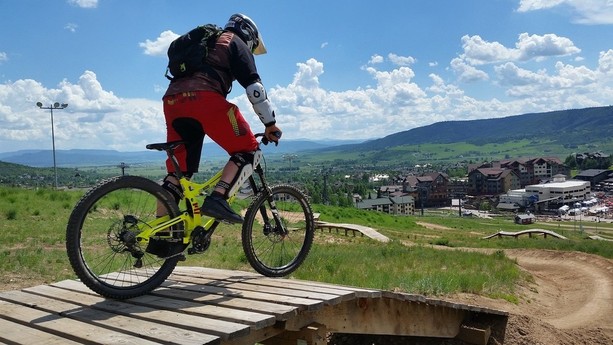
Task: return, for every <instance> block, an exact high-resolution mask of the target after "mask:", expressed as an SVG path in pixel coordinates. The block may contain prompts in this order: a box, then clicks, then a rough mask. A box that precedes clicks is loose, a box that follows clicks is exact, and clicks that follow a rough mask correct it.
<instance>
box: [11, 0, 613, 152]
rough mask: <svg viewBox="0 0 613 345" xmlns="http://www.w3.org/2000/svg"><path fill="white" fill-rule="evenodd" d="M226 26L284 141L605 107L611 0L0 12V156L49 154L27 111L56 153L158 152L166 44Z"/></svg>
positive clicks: (19, 0)
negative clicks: (232, 28)
mask: <svg viewBox="0 0 613 345" xmlns="http://www.w3.org/2000/svg"><path fill="white" fill-rule="evenodd" d="M237 12H240V13H244V14H246V15H248V16H250V17H251V18H252V19H253V20H254V21H255V22H256V23H257V25H258V28H259V30H260V32H261V33H262V37H263V40H264V42H265V44H266V48H267V49H268V53H267V54H265V55H259V56H256V64H257V68H258V72H259V73H260V76H261V78H262V82H263V84H264V85H265V87H266V89H267V91H268V97H269V99H270V101H271V102H272V105H273V107H274V109H275V111H276V115H277V124H278V126H279V127H280V128H281V129H282V130H283V132H284V134H283V135H284V136H283V138H284V139H287V140H291V139H311V140H314V141H319V140H331V139H334V140H341V139H342V140H366V139H372V138H381V137H384V136H387V135H390V134H393V133H397V132H401V131H406V130H409V129H412V128H416V127H421V126H425V125H429V124H432V123H435V122H440V121H452V120H473V119H484V118H497V117H505V116H511V115H519V114H525V113H532V112H546V111H554V110H562V109H571V108H584V107H593V106H608V105H611V104H613V40H612V39H611V38H612V37H613V0H428V1H421V0H388V1H380V2H373V1H355V0H332V1H329V0H328V1H322V0H309V1H291V0H286V1H273V0H259V1H251V0H234V1H208V0H183V1H173V0H151V1H125V0H0V13H2V14H3V16H2V17H3V20H2V21H0V32H2V35H0V152H11V151H17V150H29V149H50V148H51V146H52V137H51V133H52V126H51V116H50V115H51V114H50V111H49V110H45V109H39V108H38V107H37V106H36V103H37V102H42V103H43V105H44V106H50V105H51V104H53V103H55V102H59V103H67V104H68V107H67V108H66V109H63V110H55V111H53V122H54V125H53V132H54V134H55V146H56V149H57V150H68V149H110V150H118V151H142V150H144V147H145V145H146V144H147V143H152V142H162V141H165V138H166V134H165V133H166V130H165V124H164V117H163V112H162V102H161V97H162V95H163V93H164V91H165V89H166V87H167V86H168V81H167V80H166V78H165V77H164V72H165V69H166V64H167V57H166V50H167V48H168V45H169V44H170V42H171V41H172V40H173V39H174V38H175V37H177V36H178V35H180V34H183V33H185V32H187V31H189V30H190V29H192V28H193V27H195V26H197V25H201V24H206V23H215V24H218V25H220V26H223V25H224V24H225V22H226V21H227V19H228V18H229V17H230V15H231V14H233V13H237ZM228 99H229V100H230V101H231V102H233V103H235V104H237V105H238V106H239V107H240V109H241V110H242V112H243V114H244V116H245V117H246V118H247V120H248V121H249V122H250V124H251V126H252V128H253V131H254V132H261V131H262V130H263V126H262V124H261V123H260V122H259V120H258V118H257V116H256V115H255V114H254V112H253V110H252V108H251V105H250V103H249V102H248V100H247V97H246V95H245V91H244V89H243V88H242V87H241V86H240V85H239V84H238V83H236V82H235V83H234V88H233V91H232V93H230V95H229V96H228ZM612 121H613V119H612ZM209 142H210V140H209V139H207V140H206V143H207V144H206V145H213V144H208V143H209Z"/></svg>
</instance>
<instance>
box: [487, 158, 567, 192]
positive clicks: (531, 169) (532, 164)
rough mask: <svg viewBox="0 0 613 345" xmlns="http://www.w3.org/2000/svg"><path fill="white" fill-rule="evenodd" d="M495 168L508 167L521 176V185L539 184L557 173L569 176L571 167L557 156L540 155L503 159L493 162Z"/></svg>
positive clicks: (492, 165)
mask: <svg viewBox="0 0 613 345" xmlns="http://www.w3.org/2000/svg"><path fill="white" fill-rule="evenodd" d="M491 167H493V168H501V169H503V168H506V169H511V170H513V171H515V173H516V174H517V176H519V180H520V187H524V186H527V185H529V184H537V183H540V182H541V181H546V180H550V179H552V178H553V177H554V176H555V175H559V174H563V175H566V176H568V174H569V169H568V167H567V166H566V165H564V163H562V161H561V160H560V159H559V158H557V157H538V158H530V159H516V160H503V161H498V162H492V164H491Z"/></svg>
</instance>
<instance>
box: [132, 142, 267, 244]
mask: <svg viewBox="0 0 613 345" xmlns="http://www.w3.org/2000/svg"><path fill="white" fill-rule="evenodd" d="M167 154H168V157H169V158H170V159H171V162H172V163H173V165H174V166H175V171H177V172H180V171H181V170H180V169H179V164H178V162H177V160H176V157H175V156H174V153H173V149H169V150H168V151H167ZM222 171H223V170H220V171H218V172H217V173H216V174H215V175H214V176H213V177H211V178H209V179H208V180H207V181H205V182H204V183H197V182H193V181H191V180H188V179H187V178H186V177H185V176H183V175H182V174H181V173H178V175H179V176H178V177H179V183H180V185H181V188H182V190H183V199H182V200H184V201H185V206H186V210H185V211H183V212H182V213H181V214H180V215H178V216H176V217H174V218H172V219H170V217H169V216H163V217H160V218H158V219H155V220H153V221H151V222H148V223H145V224H142V225H141V226H140V229H141V232H140V233H139V234H138V235H137V237H136V238H137V241H138V242H140V243H141V244H143V245H146V244H147V243H148V242H149V239H150V238H151V237H153V236H159V237H160V238H164V239H172V238H173V236H172V233H168V229H169V228H171V227H173V226H176V225H178V224H183V230H181V231H182V232H184V233H183V235H182V238H181V239H180V240H181V242H182V243H183V244H185V245H187V244H189V243H190V242H191V239H192V232H193V231H194V230H196V229H198V228H199V227H202V229H203V230H204V231H205V232H206V233H209V232H210V231H212V230H214V229H215V227H216V226H217V225H218V224H219V221H218V220H216V219H213V218H211V219H208V220H207V221H206V222H205V223H204V224H203V218H204V217H203V216H202V214H201V212H200V204H199V201H198V197H200V196H202V195H204V194H206V193H208V192H209V191H210V190H212V189H213V188H214V187H215V185H216V184H217V182H219V180H220V179H221V174H222ZM254 174H257V175H258V176H259V180H260V182H261V189H260V188H258V185H257V183H256V180H255V178H254V177H253V175H254ZM248 182H249V185H250V187H251V189H252V191H253V194H254V195H255V194H257V193H258V192H259V190H268V191H269V192H270V188H269V187H268V185H267V183H266V181H265V179H264V171H263V169H262V166H261V162H259V163H258V165H257V166H256V167H255V168H254V169H253V173H252V174H251V176H249V177H248ZM237 192H238V190H237V191H236V192H235V193H234V195H231V196H230V198H229V199H228V202H229V203H232V201H233V200H234V198H235V197H236V193H237ZM271 203H272V204H273V205H274V201H272V200H271ZM276 216H277V215H276V214H275V217H276ZM262 217H264V220H265V221H268V219H267V218H268V217H267V216H266V212H263V214H262ZM161 233H165V234H164V235H161V236H160V235H158V234H161ZM209 236H210V233H209ZM177 240H179V239H177Z"/></svg>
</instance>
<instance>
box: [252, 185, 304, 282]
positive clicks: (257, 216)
mask: <svg viewBox="0 0 613 345" xmlns="http://www.w3.org/2000/svg"><path fill="white" fill-rule="evenodd" d="M271 190H272V194H268V193H267V192H265V191H264V192H261V193H258V194H257V195H256V196H255V199H254V200H253V201H252V202H251V205H249V207H248V208H247V212H246V214H245V220H244V222H243V230H242V240H243V250H244V251H245V255H246V256H247V260H248V261H249V263H250V264H251V266H252V267H253V268H254V269H255V270H256V271H257V272H258V273H260V274H263V275H265V276H268V277H282V276H286V275H288V274H290V273H292V272H293V271H295V270H296V269H297V268H298V267H299V266H300V265H301V264H302V262H303V261H304V259H306V257H307V255H308V254H309V251H310V250H311V246H312V244H313V236H314V235H315V223H314V220H313V211H312V210H311V205H310V204H309V201H308V199H307V197H306V195H304V194H303V193H302V192H301V191H300V190H298V189H297V188H295V187H293V186H289V185H277V186H274V187H272V188H271Z"/></svg>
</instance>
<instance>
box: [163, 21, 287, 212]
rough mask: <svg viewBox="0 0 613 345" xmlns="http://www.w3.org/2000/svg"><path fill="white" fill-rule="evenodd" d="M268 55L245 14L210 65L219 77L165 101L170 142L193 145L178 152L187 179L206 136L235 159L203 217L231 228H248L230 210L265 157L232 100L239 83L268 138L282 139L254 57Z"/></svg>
mask: <svg viewBox="0 0 613 345" xmlns="http://www.w3.org/2000/svg"><path fill="white" fill-rule="evenodd" d="M265 53H266V47H265V46H264V42H263V41H262V36H261V34H260V32H259V30H258V28H257V26H256V24H255V22H254V21H253V20H252V19H251V18H249V17H247V16H246V15H244V14H240V13H237V14H233V15H232V16H230V19H229V20H228V23H227V24H226V25H225V27H224V32H223V33H222V34H221V36H219V38H218V39H217V42H216V43H215V47H214V49H210V50H209V52H208V55H207V57H206V60H205V63H206V64H207V65H208V66H210V67H212V69H213V71H212V72H211V73H206V72H196V73H195V74H193V75H191V76H188V77H183V78H178V79H175V80H173V81H171V83H170V85H169V86H168V89H167V91H166V93H165V94H164V97H163V101H164V117H165V120H166V129H167V141H169V142H170V141H175V140H185V141H186V142H187V143H186V144H185V145H181V146H179V147H178V148H177V149H176V152H175V153H176V157H177V159H178V162H179V167H180V168H181V171H182V173H183V174H184V175H185V176H186V177H187V178H191V176H192V175H193V174H194V173H196V172H198V165H199V164H200V154H201V151H202V145H203V140H204V136H205V135H208V136H209V137H210V138H211V139H212V140H213V141H215V142H216V143H217V144H218V145H219V146H221V147H222V148H223V149H224V150H226V152H228V154H229V155H230V159H229V160H228V162H227V163H226V165H225V167H224V168H223V171H222V175H221V179H220V181H219V183H217V185H216V186H215V188H214V190H213V192H212V193H211V194H210V195H208V196H207V197H206V198H205V200H204V203H203V205H202V213H203V214H205V215H207V216H210V217H214V218H216V219H222V220H226V221H228V222H231V223H242V221H243V218H242V217H241V216H240V215H238V214H237V213H236V212H234V211H233V210H232V209H231V208H230V206H229V204H228V202H227V199H228V197H229V195H232V194H233V192H234V191H235V190H236V189H237V188H239V187H240V185H238V183H241V175H243V176H244V175H245V174H250V173H251V172H252V169H253V162H254V156H255V155H258V154H259V151H258V143H257V141H256V139H255V137H254V135H253V133H252V131H251V128H250V127H249V124H248V123H247V121H246V120H245V119H244V117H243V115H242V114H241V112H240V110H239V109H238V107H237V106H236V105H235V104H232V103H230V102H228V101H227V100H226V96H227V94H228V93H229V92H230V90H231V87H232V82H233V81H234V80H237V81H238V83H239V84H240V85H241V86H242V87H244V88H245V90H246V92H247V97H248V99H249V101H250V102H251V104H252V106H253V110H254V111H255V112H256V113H257V115H258V116H259V118H260V120H261V121H262V123H263V124H264V126H265V127H266V129H265V133H264V135H265V137H266V138H267V139H268V140H270V141H272V142H275V143H277V142H278V140H279V138H280V135H281V130H280V129H279V127H277V125H276V121H275V112H274V110H273V109H272V106H271V104H270V101H269V100H268V97H267V95H266V89H265V88H264V86H263V85H262V82H261V80H260V76H259V74H258V72H257V69H256V65H255V59H254V55H259V54H265ZM166 167H167V171H168V175H167V176H166V177H165V178H164V182H163V186H164V188H166V189H167V190H169V191H170V192H171V193H172V194H173V196H174V197H175V199H176V200H180V198H181V195H182V191H181V187H180V186H179V183H178V179H177V177H176V175H175V171H174V170H175V169H174V167H173V165H172V163H171V162H170V161H169V160H167V161H166ZM242 181H244V179H243V180H242Z"/></svg>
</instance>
